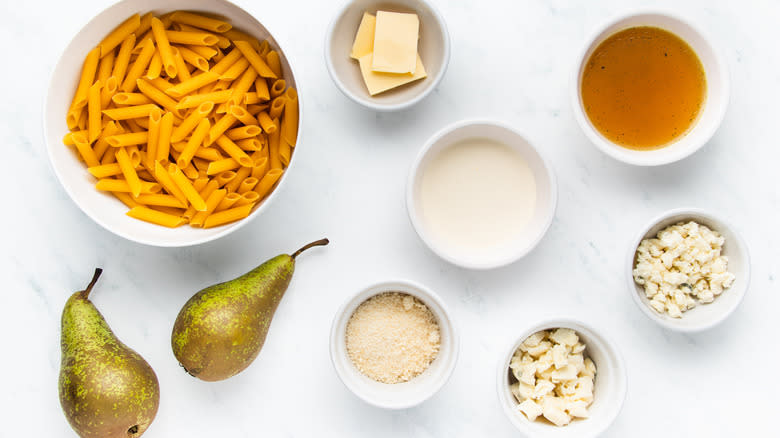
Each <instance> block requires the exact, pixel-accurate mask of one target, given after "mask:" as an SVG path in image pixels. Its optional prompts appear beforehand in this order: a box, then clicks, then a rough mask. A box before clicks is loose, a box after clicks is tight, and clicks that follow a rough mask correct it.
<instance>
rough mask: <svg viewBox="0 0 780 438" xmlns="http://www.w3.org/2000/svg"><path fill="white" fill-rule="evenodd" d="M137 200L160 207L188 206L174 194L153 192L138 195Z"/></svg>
mask: <svg viewBox="0 0 780 438" xmlns="http://www.w3.org/2000/svg"><path fill="white" fill-rule="evenodd" d="M135 201H136V202H138V203H139V204H143V205H154V206H158V207H175V208H187V205H186V204H185V203H184V202H182V201H180V200H179V199H177V198H176V197H175V196H173V195H163V194H161V193H153V194H148V195H139V196H136V198H135Z"/></svg>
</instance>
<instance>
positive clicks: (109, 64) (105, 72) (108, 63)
mask: <svg viewBox="0 0 780 438" xmlns="http://www.w3.org/2000/svg"><path fill="white" fill-rule="evenodd" d="M121 42H122V41H120V43H121ZM114 59H116V53H115V52H114V51H113V50H111V51H110V52H108V54H107V55H104V56H103V57H102V58H100V62H99V63H98V71H97V79H96V81H100V82H101V83H102V84H105V83H106V80H108V78H109V77H111V70H113V69H114Z"/></svg>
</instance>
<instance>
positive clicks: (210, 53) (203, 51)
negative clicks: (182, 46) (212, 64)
mask: <svg viewBox="0 0 780 438" xmlns="http://www.w3.org/2000/svg"><path fill="white" fill-rule="evenodd" d="M209 35H211V34H209ZM215 38H216V37H215ZM187 48H188V49H190V50H192V51H193V52H195V53H197V54H198V55H200V56H202V57H204V58H206V59H208V60H211V59H212V58H214V57H215V56H217V54H218V53H219V52H218V51H217V50H216V49H212V48H211V47H206V46H195V45H188V46H187Z"/></svg>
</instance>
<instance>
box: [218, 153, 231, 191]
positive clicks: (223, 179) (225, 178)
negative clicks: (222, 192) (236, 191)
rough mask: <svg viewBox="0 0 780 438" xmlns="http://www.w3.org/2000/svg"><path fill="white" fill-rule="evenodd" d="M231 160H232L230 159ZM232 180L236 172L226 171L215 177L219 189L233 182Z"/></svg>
mask: <svg viewBox="0 0 780 438" xmlns="http://www.w3.org/2000/svg"><path fill="white" fill-rule="evenodd" d="M231 160H232V158H231ZM234 179H236V172H233V171H232V170H228V171H226V172H222V173H220V174H218V175H217V177H216V178H215V180H216V181H217V182H218V183H219V187H222V186H224V185H226V184H228V183H229V182H231V181H233V180H234Z"/></svg>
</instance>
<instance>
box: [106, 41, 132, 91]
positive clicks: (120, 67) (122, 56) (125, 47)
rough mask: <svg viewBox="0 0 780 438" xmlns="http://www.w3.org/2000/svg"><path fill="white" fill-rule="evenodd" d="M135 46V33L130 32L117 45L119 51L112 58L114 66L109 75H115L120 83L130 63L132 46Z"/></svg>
mask: <svg viewBox="0 0 780 438" xmlns="http://www.w3.org/2000/svg"><path fill="white" fill-rule="evenodd" d="M134 46H135V35H133V34H130V35H129V36H128V37H127V38H125V40H124V41H122V45H121V46H119V52H118V53H117V55H116V59H115V60H114V68H113V70H111V76H113V77H115V78H116V80H117V82H119V83H120V84H121V83H122V82H123V81H124V80H125V74H127V66H128V65H129V64H130V55H132V52H133V47H134Z"/></svg>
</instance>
